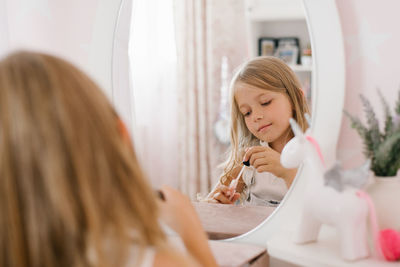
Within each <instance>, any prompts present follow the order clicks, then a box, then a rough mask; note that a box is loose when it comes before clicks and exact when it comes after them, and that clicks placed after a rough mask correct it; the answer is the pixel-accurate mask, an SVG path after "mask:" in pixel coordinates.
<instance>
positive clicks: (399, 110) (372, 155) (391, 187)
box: [344, 90, 400, 230]
mask: <svg viewBox="0 0 400 267" xmlns="http://www.w3.org/2000/svg"><path fill="white" fill-rule="evenodd" d="M378 95H379V97H380V99H381V102H382V106H383V108H384V116H385V122H384V127H383V130H381V129H380V127H379V121H378V119H377V117H376V114H375V112H374V109H373V107H372V105H371V103H370V102H369V100H368V99H367V98H365V97H364V96H363V95H360V98H361V101H362V104H363V107H364V112H365V114H366V119H367V120H366V121H367V123H366V124H364V123H362V122H361V120H360V119H359V118H357V117H355V116H353V115H351V114H349V113H348V112H346V111H344V113H345V114H346V115H347V116H348V117H349V118H350V121H351V126H352V128H354V129H355V130H356V131H357V133H358V134H359V135H360V137H361V139H362V141H363V144H364V155H365V156H366V157H367V158H369V159H371V170H372V172H373V173H374V182H373V183H372V184H370V185H369V186H368V187H367V189H366V190H367V192H368V193H369V194H370V196H371V198H372V199H373V201H374V203H375V206H376V210H377V216H378V220H379V223H380V226H381V227H382V228H389V227H391V228H395V229H397V230H400V210H398V211H397V212H395V211H393V207H394V205H397V204H395V203H400V177H399V175H397V173H398V170H399V169H400V91H399V94H398V98H397V101H396V103H395V108H394V113H392V111H391V109H390V108H389V105H388V103H387V101H386V100H385V98H384V97H383V96H382V94H381V92H380V91H379V90H378ZM389 207H390V208H389Z"/></svg>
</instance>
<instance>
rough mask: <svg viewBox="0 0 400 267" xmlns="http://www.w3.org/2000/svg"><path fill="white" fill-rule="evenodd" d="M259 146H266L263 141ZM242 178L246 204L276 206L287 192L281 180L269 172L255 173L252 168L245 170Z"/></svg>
mask: <svg viewBox="0 0 400 267" xmlns="http://www.w3.org/2000/svg"><path fill="white" fill-rule="evenodd" d="M260 144H261V145H262V146H268V143H266V142H263V141H261V142H260ZM242 178H243V181H244V183H245V184H246V188H245V190H244V196H243V198H244V202H245V203H246V204H251V205H259V206H260V205H261V206H277V205H278V204H279V203H280V202H281V201H282V199H283V197H284V196H285V195H286V193H287V191H288V187H287V185H286V183H285V181H284V180H283V179H282V178H279V177H277V176H275V175H274V174H272V173H270V172H257V171H256V169H255V168H254V167H253V166H249V167H246V168H245V170H244V172H243V176H242Z"/></svg>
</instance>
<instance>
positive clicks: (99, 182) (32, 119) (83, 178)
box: [0, 52, 216, 267]
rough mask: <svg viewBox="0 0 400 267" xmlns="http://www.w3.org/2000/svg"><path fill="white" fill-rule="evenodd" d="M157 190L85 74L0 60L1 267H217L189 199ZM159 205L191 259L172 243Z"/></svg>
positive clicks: (39, 61)
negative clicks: (158, 194) (158, 196)
mask: <svg viewBox="0 0 400 267" xmlns="http://www.w3.org/2000/svg"><path fill="white" fill-rule="evenodd" d="M163 192H164V195H165V199H166V201H165V202H163V203H158V202H157V200H156V198H155V194H154V192H153V190H152V189H151V187H150V186H149V184H148V183H147V182H146V180H145V178H144V175H143V173H142V170H141V168H140V166H139V165H138V162H137V160H136V156H135V153H134V150H133V148H132V146H131V145H130V144H129V142H127V140H126V131H125V128H124V126H123V124H122V123H121V122H120V120H118V117H117V114H116V112H115V110H114V109H113V107H112V106H111V104H110V103H109V101H108V100H107V99H106V97H105V96H104V95H103V93H102V92H101V91H100V89H99V88H98V86H97V85H96V84H95V83H94V82H93V81H92V80H91V79H89V78H88V77H87V76H86V75H85V74H83V73H82V72H81V71H79V70H78V69H77V68H75V67H74V66H72V65H71V64H70V63H68V62H66V61H64V60H61V59H59V58H56V57H53V56H50V55H45V54H39V53H32V52H18V53H15V54H12V55H10V56H8V57H7V58H5V59H3V60H2V61H0V266H9V267H13V266H15V267H17V266H18V267H24V266H31V267H39V266H40V267H46V266H49V267H50V266H59V267H63V266H65V267H67V266H68V267H70V266H79V267H81V266H82V267H83V266H198V265H197V263H196V262H195V261H196V260H197V262H198V263H200V264H202V265H204V266H216V264H215V261H214V259H213V257H212V254H211V252H210V250H209V248H208V245H207V239H206V235H205V233H204V232H203V231H202V229H201V225H200V222H199V220H198V219H197V217H196V214H195V212H194V209H193V208H192V207H191V206H190V203H189V201H188V200H187V198H185V197H184V196H183V195H180V194H179V193H178V192H176V191H174V190H173V189H171V188H164V189H163ZM159 206H161V211H162V213H163V214H166V215H165V217H164V218H165V219H166V220H167V221H168V222H170V223H171V225H172V226H173V227H174V229H175V230H176V231H177V232H178V233H180V234H182V239H183V241H184V243H185V245H187V246H188V251H189V252H190V254H191V257H190V256H184V255H180V254H178V253H176V252H174V250H172V249H171V248H170V247H169V246H168V244H167V241H166V236H165V234H164V232H163V231H162V229H161V227H160V225H159V222H158V220H159V218H160V217H159ZM186 216H187V217H188V218H186V219H185V218H183V217H186ZM185 220H186V221H185ZM185 224H188V225H190V226H188V227H190V230H195V231H190V230H189V229H186V228H188V227H186V228H185V227H184V225H185ZM194 232H197V233H198V234H196V233H194Z"/></svg>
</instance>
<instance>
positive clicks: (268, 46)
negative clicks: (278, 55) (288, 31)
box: [258, 37, 278, 56]
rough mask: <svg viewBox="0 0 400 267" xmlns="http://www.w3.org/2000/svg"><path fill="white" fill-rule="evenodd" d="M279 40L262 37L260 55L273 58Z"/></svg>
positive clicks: (259, 42) (260, 39) (259, 40)
mask: <svg viewBox="0 0 400 267" xmlns="http://www.w3.org/2000/svg"><path fill="white" fill-rule="evenodd" d="M277 45H278V40H277V39H276V38H271V37H261V38H259V39H258V55H259V56H273V55H274V54H275V50H276V47H277Z"/></svg>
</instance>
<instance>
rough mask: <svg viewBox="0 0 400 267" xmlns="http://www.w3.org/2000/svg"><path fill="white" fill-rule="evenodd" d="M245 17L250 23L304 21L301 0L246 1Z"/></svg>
mask: <svg viewBox="0 0 400 267" xmlns="http://www.w3.org/2000/svg"><path fill="white" fill-rule="evenodd" d="M246 15H247V17H248V19H249V20H251V21H288V20H305V14H304V9H303V5H302V2H301V0H247V1H246Z"/></svg>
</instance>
